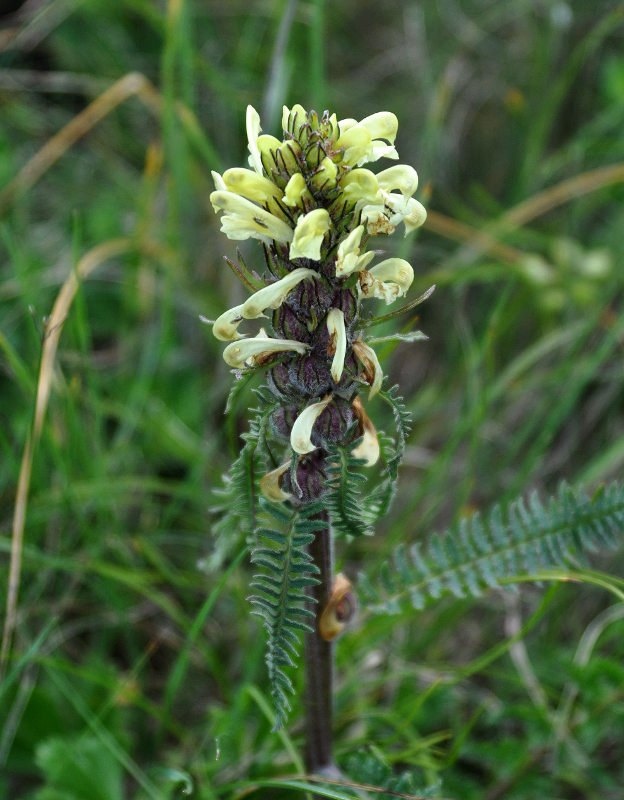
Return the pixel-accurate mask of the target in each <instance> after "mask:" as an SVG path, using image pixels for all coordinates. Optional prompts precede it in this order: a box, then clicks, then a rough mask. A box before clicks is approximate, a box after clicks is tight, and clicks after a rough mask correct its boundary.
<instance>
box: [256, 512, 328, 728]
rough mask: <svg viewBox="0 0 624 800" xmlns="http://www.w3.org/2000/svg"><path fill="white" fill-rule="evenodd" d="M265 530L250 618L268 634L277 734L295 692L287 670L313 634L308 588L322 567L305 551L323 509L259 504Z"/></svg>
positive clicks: (259, 530) (260, 537) (319, 525)
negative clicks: (305, 637)
mask: <svg viewBox="0 0 624 800" xmlns="http://www.w3.org/2000/svg"><path fill="white" fill-rule="evenodd" d="M260 506H261V510H262V512H261V517H262V520H261V526H260V527H259V528H257V530H256V536H257V540H258V545H257V547H256V548H255V549H254V550H253V551H252V554H251V561H252V563H253V564H255V565H256V566H257V567H259V568H260V571H259V572H258V573H257V574H256V575H254V579H253V582H252V584H251V585H252V587H253V588H254V589H255V590H256V594H254V595H253V596H252V597H250V598H249V599H250V601H251V604H252V606H253V610H252V613H253V614H256V615H257V616H259V617H261V618H262V620H263V621H264V626H265V628H266V632H267V652H266V663H267V667H268V673H269V683H270V691H271V696H272V697H273V703H274V708H275V728H274V729H275V730H277V729H279V728H281V727H283V725H284V723H285V722H286V719H287V716H288V711H289V710H290V702H289V699H288V695H289V694H290V693H292V692H293V691H294V688H293V685H292V681H291V679H290V677H289V676H288V674H287V670H290V669H291V668H294V667H296V665H297V660H298V658H299V647H300V638H301V634H302V633H305V632H310V631H312V628H311V627H310V625H309V624H308V623H309V621H310V620H313V619H314V613H313V612H312V611H311V610H310V609H309V608H308V604H309V602H310V599H309V597H308V596H307V595H306V589H307V587H309V586H311V585H312V584H314V583H318V579H317V578H315V577H314V576H315V574H316V573H318V567H316V565H314V564H313V563H312V562H311V558H310V556H309V554H308V551H307V547H308V545H309V544H310V542H312V541H313V540H314V536H315V533H316V532H317V531H319V530H321V529H322V528H323V527H324V525H325V522H324V521H323V520H317V519H314V515H315V514H316V513H318V511H319V510H320V505H317V504H315V505H310V506H308V507H306V508H305V509H296V508H290V507H288V506H283V507H282V506H276V505H275V504H273V503H269V502H267V501H265V500H262V501H261V504H260Z"/></svg>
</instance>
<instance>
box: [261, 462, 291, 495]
mask: <svg viewBox="0 0 624 800" xmlns="http://www.w3.org/2000/svg"><path fill="white" fill-rule="evenodd" d="M289 469H290V461H287V462H286V463H285V464H282V465H281V466H280V467H277V469H274V470H271V472H267V474H266V475H264V476H263V477H262V478H260V491H261V492H262V494H263V495H264V496H265V497H266V499H267V500H271V501H273V502H274V503H283V502H284V501H285V500H292V495H291V494H289V493H288V492H285V491H284V490H283V489H282V487H281V485H280V480H281V477H282V475H283V474H284V473H285V472H288V470H289Z"/></svg>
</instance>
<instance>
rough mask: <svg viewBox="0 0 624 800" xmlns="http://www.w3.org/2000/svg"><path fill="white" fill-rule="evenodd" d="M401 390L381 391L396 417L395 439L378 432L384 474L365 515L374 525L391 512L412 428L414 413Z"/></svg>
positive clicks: (395, 387)
mask: <svg viewBox="0 0 624 800" xmlns="http://www.w3.org/2000/svg"><path fill="white" fill-rule="evenodd" d="M398 390H399V387H398V386H392V387H391V388H390V389H385V390H382V391H381V392H380V393H379V396H380V397H381V398H382V399H383V400H384V401H385V402H386V403H388V405H389V406H390V408H391V409H392V413H393V416H394V424H395V429H396V437H397V438H396V440H395V439H394V438H392V437H390V436H387V435H386V434H384V433H383V432H381V431H380V432H379V434H378V438H379V449H380V452H381V460H382V462H383V463H384V464H385V471H384V474H383V476H382V478H381V480H380V482H379V483H378V484H377V486H376V487H375V488H374V489H373V491H372V492H371V493H370V494H369V495H368V497H367V498H366V505H365V511H364V514H365V516H366V518H367V519H368V520H369V523H370V525H371V526H373V527H374V526H375V524H376V523H377V522H378V521H379V520H380V519H381V518H382V517H383V516H385V514H387V513H388V509H389V508H390V505H391V503H392V500H393V499H394V495H395V493H396V487H397V479H398V473H399V465H400V463H401V460H402V459H403V453H404V452H405V443H406V441H407V437H408V435H409V432H410V428H411V414H410V412H409V410H408V409H407V407H406V406H405V403H404V402H403V398H402V397H401V396H400V395H399V393H398Z"/></svg>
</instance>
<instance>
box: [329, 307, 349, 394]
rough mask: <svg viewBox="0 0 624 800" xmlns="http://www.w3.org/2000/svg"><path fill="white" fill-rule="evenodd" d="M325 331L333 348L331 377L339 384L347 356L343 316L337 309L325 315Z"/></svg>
mask: <svg viewBox="0 0 624 800" xmlns="http://www.w3.org/2000/svg"><path fill="white" fill-rule="evenodd" d="M327 330H328V331H329V335H330V337H331V343H332V346H333V348H334V358H333V360H332V365H331V369H330V372H331V375H332V378H333V379H334V380H335V381H336V383H339V382H340V378H341V377H342V371H343V369H344V362H345V356H346V354H347V333H346V330H345V324H344V314H343V312H342V311H341V310H340V309H339V308H332V309H331V310H330V311H329V313H328V314H327Z"/></svg>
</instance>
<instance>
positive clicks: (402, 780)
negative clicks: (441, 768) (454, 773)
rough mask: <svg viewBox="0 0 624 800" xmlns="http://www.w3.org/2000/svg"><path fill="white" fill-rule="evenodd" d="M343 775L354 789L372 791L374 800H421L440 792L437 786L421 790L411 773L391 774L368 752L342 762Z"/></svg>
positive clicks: (391, 772) (354, 755)
mask: <svg viewBox="0 0 624 800" xmlns="http://www.w3.org/2000/svg"><path fill="white" fill-rule="evenodd" d="M345 771H346V773H347V775H348V776H349V778H350V779H351V780H353V781H354V782H355V786H358V787H361V788H362V789H368V790H370V789H373V790H374V792H375V795H374V797H375V799H376V800H396V798H398V797H401V798H413V800H424V798H427V797H431V798H433V797H436V796H438V792H439V791H440V786H439V784H438V785H435V786H429V787H427V788H426V789H423V787H422V784H420V783H419V782H418V779H417V778H416V776H415V774H414V773H413V772H411V771H409V772H408V771H405V772H401V773H395V772H394V771H393V770H392V769H391V768H390V767H389V766H388V764H386V763H385V762H383V761H381V759H380V758H379V757H378V756H377V754H376V753H374V752H373V751H372V750H371V751H367V750H358V751H356V752H355V753H353V754H351V755H350V756H349V757H348V758H347V759H346V762H345ZM383 790H385V791H383ZM358 796H359V795H358Z"/></svg>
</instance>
